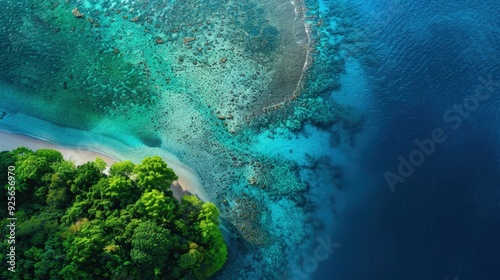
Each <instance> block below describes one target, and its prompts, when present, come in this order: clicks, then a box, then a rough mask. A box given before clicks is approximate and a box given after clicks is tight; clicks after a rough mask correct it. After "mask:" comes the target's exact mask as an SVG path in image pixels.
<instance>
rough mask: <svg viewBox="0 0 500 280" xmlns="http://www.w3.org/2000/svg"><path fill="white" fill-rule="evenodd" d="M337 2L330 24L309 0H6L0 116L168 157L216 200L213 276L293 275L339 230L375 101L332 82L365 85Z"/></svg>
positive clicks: (125, 150)
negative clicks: (219, 237)
mask: <svg viewBox="0 0 500 280" xmlns="http://www.w3.org/2000/svg"><path fill="white" fill-rule="evenodd" d="M306 4H307V5H306ZM75 7H77V8H78V11H79V12H81V13H83V14H84V15H85V18H77V17H75V16H74V15H73V13H72V10H73V9H74V8H75ZM346 10H347V9H346ZM338 12H339V13H338V15H336V17H335V19H336V21H337V22H338V23H339V26H340V27H339V28H338V29H336V30H333V29H331V28H330V27H329V25H326V24H324V23H325V20H326V18H325V17H326V14H323V13H324V11H321V10H320V9H319V6H318V3H315V2H314V1H310V2H309V3H301V2H299V1H296V3H295V5H292V3H290V2H289V1H280V0H276V1H245V2H237V1H163V2H154V1H150V2H140V1H138V2H136V1H121V2H115V1H64V2H63V1H60V2H59V1H55V2H54V1H52V2H49V1H20V2H15V3H13V2H9V3H8V4H6V6H5V8H2V12H1V13H2V14H3V15H4V16H3V17H1V18H2V19H1V23H2V24H1V26H2V27H1V28H0V46H1V47H2V49H3V50H5V51H4V52H3V53H0V65H1V66H2V67H0V72H1V75H0V77H1V79H0V85H1V87H0V99H1V100H2V102H1V103H0V111H1V112H5V115H4V117H3V119H2V120H1V121H0V129H3V130H7V131H11V132H16V133H22V134H27V135H30V136H33V137H36V138H40V139H44V140H48V141H50V142H53V143H56V144H59V145H63V146H68V147H78V148H86V149H90V150H94V151H97V152H104V153H106V154H109V155H110V156H114V157H117V158H124V157H127V158H131V159H132V160H134V161H139V159H140V158H141V157H144V156H148V155H151V154H159V155H165V156H166V155H167V154H173V155H175V156H176V157H177V158H178V159H179V160H181V161H182V162H183V163H185V164H186V165H188V166H190V167H192V168H193V169H194V170H195V171H196V172H197V173H198V175H199V177H200V179H201V181H202V183H203V188H204V192H205V193H206V196H207V199H208V200H210V201H212V202H214V203H215V204H217V206H218V207H219V208H220V209H221V217H222V226H223V228H224V230H225V233H226V241H227V243H228V245H229V259H228V262H227V264H226V266H225V267H224V269H223V270H222V271H220V272H219V273H218V274H217V277H216V278H219V279H235V278H236V279H282V278H288V279H295V278H294V277H297V275H295V274H294V273H296V271H294V270H293V268H295V267H297V266H298V265H299V266H300V265H301V264H302V262H303V260H304V259H306V258H307V257H308V256H309V255H310V252H312V251H313V250H314V248H315V246H317V244H318V241H317V240H318V238H323V239H325V238H326V239H329V238H331V239H335V231H334V230H333V228H334V224H333V223H332V220H334V217H335V213H336V212H338V211H342V210H343V209H344V208H345V206H346V201H345V199H344V197H345V196H346V194H347V193H348V192H347V191H346V186H345V184H344V183H343V181H344V178H345V177H349V176H355V175H353V174H355V172H354V171H353V170H355V168H356V166H357V165H358V163H359V160H360V159H359V158H357V154H356V151H354V150H352V146H353V145H354V144H355V141H356V139H357V138H359V135H358V134H360V133H361V132H360V127H361V125H362V123H363V121H364V118H363V114H365V113H366V112H367V111H369V109H370V108H369V107H367V106H364V105H363V106H361V107H359V106H358V105H359V104H360V103H359V102H358V103H356V102H353V97H352V94H351V93H350V92H349V90H348V89H347V90H345V89H344V90H343V91H338V89H339V87H340V83H341V81H343V80H342V79H344V80H345V79H347V78H345V77H348V78H349V77H350V78H349V79H351V81H350V82H349V81H344V82H345V83H346V84H349V83H350V85H358V84H359V81H358V80H356V79H355V78H352V75H351V76H349V75H347V76H345V77H344V76H343V74H344V72H345V65H344V58H345V57H346V56H348V55H352V54H354V53H356V51H360V50H361V49H362V48H361V47H359V46H357V45H356V44H354V43H353V42H357V41H363V40H364V38H363V37H359V38H358V37H352V38H351V37H350V36H349V35H348V34H350V33H349V32H353V31H355V30H353V29H352V28H353V27H352V26H351V25H350V23H349V20H348V16H350V14H349V12H345V11H342V9H339V11H338ZM304 20H305V21H306V22H307V25H304ZM306 27H307V29H306ZM353 33H355V32H353ZM346 34H347V35H346ZM344 41H345V43H342V42H344ZM349 42H351V43H349ZM349 52H350V53H349ZM352 59H356V57H352ZM354 63H356V62H354ZM358 68H359V67H358ZM358 68H356V67H353V69H358ZM305 70H307V71H305ZM356 71H357V70H356ZM355 73H356V72H355ZM347 74H349V72H348V73H347ZM342 77H344V78H342ZM352 79H354V80H352ZM332 91H333V93H332ZM335 92H337V94H338V96H337V95H335ZM351 92H357V91H352V90H351ZM341 95H342V96H341ZM359 96H360V97H361V96H365V95H364V94H359ZM336 100H339V101H338V102H337V101H336ZM366 103H369V102H368V101H366ZM353 104H354V105H356V106H353ZM346 167H347V168H346ZM347 190H348V189H347ZM300 275H302V274H300ZM311 275H312V273H306V276H307V277H309V276H311ZM300 277H301V279H302V278H303V277H302V276H300Z"/></svg>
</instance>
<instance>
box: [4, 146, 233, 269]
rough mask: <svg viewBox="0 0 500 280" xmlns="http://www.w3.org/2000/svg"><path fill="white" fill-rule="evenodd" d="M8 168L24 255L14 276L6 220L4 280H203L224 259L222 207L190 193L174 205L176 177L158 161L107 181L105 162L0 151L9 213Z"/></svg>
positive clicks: (123, 167) (121, 170)
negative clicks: (8, 258) (172, 187)
mask: <svg viewBox="0 0 500 280" xmlns="http://www.w3.org/2000/svg"><path fill="white" fill-rule="evenodd" d="M9 166H15V170H14V171H13V172H14V173H15V176H14V177H15V183H16V184H15V203H16V207H15V210H16V213H15V217H16V218H17V221H16V243H15V247H16V255H17V259H16V267H15V271H16V272H15V273H13V272H10V271H8V270H7V268H8V264H7V262H6V261H5V259H6V254H7V252H8V250H7V248H8V247H10V246H12V245H9V244H7V238H5V236H8V234H9V232H8V228H7V227H6V225H7V224H8V222H7V220H6V219H3V220H2V221H1V224H0V226H1V228H2V235H3V237H4V238H2V242H3V245H4V246H3V248H5V249H4V250H1V252H0V255H1V256H2V259H3V260H4V261H2V262H1V264H0V266H1V267H2V272H1V277H0V278H2V279H206V278H208V277H209V276H211V275H213V274H214V273H215V272H217V271H218V270H219V269H220V268H221V267H222V266H223V265H224V263H225V261H226V259H227V247H226V244H225V243H224V240H223V236H222V233H221V231H220V229H219V210H218V209H217V208H216V207H215V205H214V204H212V203H210V202H207V203H204V202H203V201H201V200H199V199H198V198H197V197H195V196H191V195H186V196H184V197H183V198H182V200H181V202H179V201H177V200H176V199H175V198H174V197H173V196H172V191H171V190H170V185H171V184H172V182H173V181H175V180H176V179H177V176H176V175H175V173H174V172H173V170H172V169H170V168H169V167H168V166H167V164H166V163H165V162H164V161H163V160H162V159H161V158H160V157H158V156H153V157H147V158H145V159H144V160H143V162H142V163H141V164H133V163H132V162H130V161H124V162H118V163H115V164H113V165H112V166H111V168H110V170H109V175H106V174H104V173H103V170H104V169H105V166H106V165H105V163H104V161H102V160H101V159H97V160H96V161H95V162H87V163H85V164H83V165H80V166H75V165H74V163H73V162H70V161H66V160H64V159H63V157H62V155H61V153H60V152H58V151H55V150H50V149H40V150H37V151H36V152H34V151H32V150H30V149H27V148H24V147H20V148H17V149H16V150H13V151H3V152H0V170H1V172H0V185H1V186H5V188H0V195H1V197H2V201H3V202H4V203H2V207H0V214H1V216H2V217H8V214H9V213H8V211H7V195H8V194H7V187H8V186H10V185H8V181H9V178H8V173H7V171H8V167H9ZM12 179H13V178H10V180H12Z"/></svg>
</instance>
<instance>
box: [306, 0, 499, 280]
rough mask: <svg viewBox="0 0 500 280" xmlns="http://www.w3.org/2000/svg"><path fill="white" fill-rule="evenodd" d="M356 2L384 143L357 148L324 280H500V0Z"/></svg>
mask: <svg viewBox="0 0 500 280" xmlns="http://www.w3.org/2000/svg"><path fill="white" fill-rule="evenodd" d="M336 5H337V2H335V1H329V2H327V3H326V6H328V7H329V8H332V9H333V8H334V7H335V6H336ZM350 5H352V9H353V10H356V11H357V13H359V17H358V18H356V19H355V21H356V24H358V25H360V26H362V27H363V28H364V30H365V32H366V33H367V34H368V36H369V37H370V44H371V47H370V49H371V50H373V53H370V54H366V57H365V58H366V60H365V61H369V62H366V63H364V69H365V71H366V73H367V74H366V79H368V83H367V87H368V88H366V89H365V92H366V93H367V94H370V95H371V96H370V100H373V104H371V105H370V108H371V109H370V111H369V112H368V114H367V115H368V118H369V119H370V120H369V121H368V122H367V123H366V125H365V128H364V129H365V133H368V134H372V135H373V136H374V137H367V138H366V139H369V140H364V139H359V141H357V142H356V145H357V146H356V148H357V150H358V151H359V153H360V156H359V157H360V158H361V159H362V162H361V163H359V168H358V170H359V171H358V172H359V173H358V174H357V175H358V176H356V175H353V176H350V177H349V178H347V179H346V180H347V181H346V182H345V185H346V186H348V187H349V188H351V189H352V190H353V191H352V195H351V197H350V198H349V199H347V200H348V201H349V202H348V203H347V206H346V207H345V209H344V210H343V211H342V212H339V213H337V215H336V218H337V221H336V224H337V226H336V233H335V234H334V236H335V238H334V239H335V241H336V242H338V243H340V244H341V246H340V247H339V248H338V249H336V250H335V252H334V253H333V254H332V255H331V256H330V258H329V259H328V260H326V261H324V262H323V263H322V264H321V265H320V267H319V269H318V270H317V271H316V273H315V276H314V278H315V279H341V280H343V279H500V132H499V131H500V106H499V105H500V60H499V54H500V16H499V15H500V2H498V1H398V0H374V1H353V2H351V3H350ZM346 72H347V74H349V67H347V69H346ZM351 102H356V101H351ZM434 130H437V131H436V132H434V133H437V134H435V135H434V136H435V137H436V135H437V136H440V137H437V138H436V139H438V140H439V142H441V143H436V142H434V145H433V144H430V142H429V141H430V140H429V141H426V140H425V139H432V137H433V131H434ZM415 141H417V142H420V143H423V142H425V143H427V144H426V145H427V146H425V147H427V148H425V147H424V148H423V149H424V150H422V148H419V146H417V144H416V143H415ZM433 146H434V147H433ZM426 152H427V154H426ZM410 156H411V157H412V158H410ZM402 161H403V162H407V163H406V164H405V163H401V162H402ZM412 161H413V164H412ZM400 164H401V165H405V166H402V167H401V168H400V169H401V173H400V171H398V167H399V165H400ZM408 164H411V165H412V167H409V166H408ZM384 174H385V176H384ZM403 175H404V176H403ZM386 177H387V178H389V179H387V178H386ZM388 181H389V182H388ZM391 185H392V189H391Z"/></svg>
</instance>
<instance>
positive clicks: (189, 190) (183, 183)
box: [0, 130, 206, 201]
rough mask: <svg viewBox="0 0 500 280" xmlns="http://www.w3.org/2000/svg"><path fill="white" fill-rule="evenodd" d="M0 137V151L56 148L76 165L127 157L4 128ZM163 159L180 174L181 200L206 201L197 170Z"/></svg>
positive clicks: (178, 195) (176, 194)
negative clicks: (191, 196)
mask: <svg viewBox="0 0 500 280" xmlns="http://www.w3.org/2000/svg"><path fill="white" fill-rule="evenodd" d="M0 139H1V141H0V151H7V150H13V149H16V148H17V147H20V146H24V147H27V148H30V149H32V150H35V151H36V150H38V149H54V150H57V151H59V152H61V153H62V154H63V156H64V159H66V160H71V161H73V162H74V163H75V165H82V164H84V163H86V162H88V161H94V160H95V159H96V158H101V159H102V160H104V161H105V162H106V163H107V165H108V167H109V166H111V165H112V164H113V163H114V162H117V161H120V160H126V158H123V159H121V158H114V157H111V156H108V155H105V154H103V153H97V152H94V151H90V150H87V149H78V148H71V147H62V146H58V145H55V144H52V143H50V142H47V141H43V140H40V139H37V138H33V137H29V136H26V135H22V134H15V133H9V132H6V131H2V130H0ZM163 160H164V161H165V162H167V164H168V166H169V167H170V168H172V169H173V170H174V172H175V173H176V174H177V176H179V179H178V180H177V181H175V182H174V183H172V186H171V189H172V191H173V193H174V197H175V198H177V199H179V200H180V199H181V197H182V196H183V195H185V194H196V195H198V197H200V199H202V200H204V201H206V198H205V197H204V196H203V195H201V196H200V194H201V192H198V190H200V189H201V187H202V186H201V184H200V182H199V180H198V178H197V176H196V174H195V172H194V171H193V170H192V169H191V168H189V167H188V166H186V165H184V164H182V163H181V162H179V161H177V160H176V159H168V158H163Z"/></svg>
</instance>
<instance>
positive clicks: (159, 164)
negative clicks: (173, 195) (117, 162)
mask: <svg viewBox="0 0 500 280" xmlns="http://www.w3.org/2000/svg"><path fill="white" fill-rule="evenodd" d="M133 174H134V175H135V176H137V184H138V185H139V186H141V187H143V188H145V189H147V190H153V189H156V190H159V191H169V188H170V185H171V184H172V182H173V181H175V180H177V179H178V177H177V175H175V173H174V171H173V170H172V169H171V168H169V167H168V166H167V164H166V163H165V162H164V161H163V160H162V159H161V157H159V156H153V157H147V158H145V159H144V160H143V161H142V163H141V164H138V165H136V166H135V167H134V171H133ZM169 192H170V191H169Z"/></svg>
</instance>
